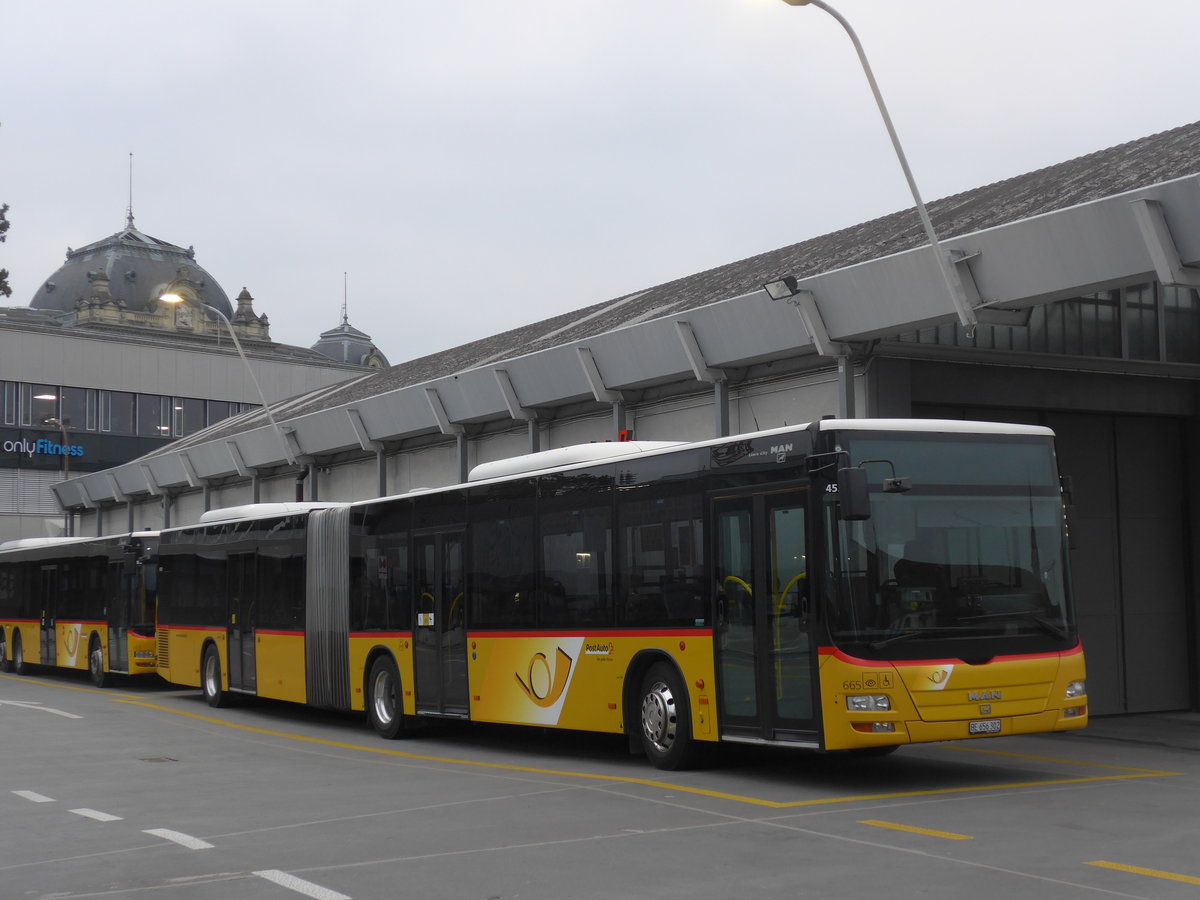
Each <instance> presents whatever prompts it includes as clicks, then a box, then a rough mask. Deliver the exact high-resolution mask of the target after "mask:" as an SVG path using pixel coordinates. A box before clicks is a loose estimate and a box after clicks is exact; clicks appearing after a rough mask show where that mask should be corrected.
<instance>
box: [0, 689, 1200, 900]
mask: <svg viewBox="0 0 1200 900" xmlns="http://www.w3.org/2000/svg"><path fill="white" fill-rule="evenodd" d="M1197 749H1200V716H1196V715H1192V714H1161V715H1143V716H1129V717H1117V718H1106V719H1100V720H1096V721H1094V722H1093V723H1092V724H1091V726H1090V727H1089V729H1088V730H1086V731H1083V732H1072V733H1068V734H1061V735H1040V736H1033V737H1015V738H984V739H979V740H975V741H971V742H958V743H947V744H932V745H924V746H914V747H906V748H903V749H901V750H900V751H899V752H897V753H895V754H893V755H891V756H888V757H885V758H880V759H860V758H848V757H844V756H833V755H830V756H819V755H815V754H806V753H798V752H795V751H792V752H784V751H763V750H752V749H745V748H725V749H723V750H722V751H721V752H719V753H716V754H714V755H713V756H712V757H711V758H710V759H708V760H707V766H706V767H705V768H703V769H700V770H697V771H691V772H660V771H658V770H655V769H653V768H652V767H650V766H649V765H648V764H647V763H646V762H645V760H642V759H639V758H635V757H631V756H629V755H628V752H627V750H626V748H625V742H624V741H623V740H622V739H620V738H617V737H611V736H595V735H580V734H566V733H561V732H550V731H541V730H535V729H517V728H497V727H491V726H469V727H465V728H463V727H458V728H452V727H445V728H441V729H437V730H431V731H429V732H425V733H422V734H420V735H419V736H417V737H414V738H412V739H408V740H404V741H395V742H385V741H382V740H379V739H378V738H377V737H376V736H375V735H374V734H373V732H371V731H370V729H369V728H368V726H367V725H366V723H365V722H364V720H362V719H361V718H360V717H357V716H343V715H331V714H325V713H320V712H317V711H313V710H306V709H302V708H298V707H293V706H288V705H285V704H273V703H263V702H257V701H250V702H247V703H243V704H240V705H237V706H234V707H232V708H229V709H218V710H214V709H209V708H208V707H207V706H205V705H204V703H203V700H202V699H201V698H200V695H199V692H197V691H190V690H178V689H176V688H173V687H169V686H164V685H161V684H159V683H152V684H140V685H139V684H131V683H128V682H126V683H122V684H119V685H117V686H116V687H115V688H112V689H108V690H105V691H97V690H95V689H93V688H92V686H91V684H90V683H89V682H88V681H87V680H86V678H82V677H78V676H76V675H74V674H58V673H51V672H39V673H36V674H34V675H33V676H27V677H24V678H18V677H16V676H11V675H0V750H2V752H3V760H4V762H3V766H2V767H0V900H27V898H28V900H67V898H82V897H106V898H139V900H140V898H148V897H149V898H153V897H164V898H167V897H169V898H178V900H200V898H223V900H224V898H236V900H241V898H248V900H259V898H262V900H295V898H299V897H310V898H315V900H343V898H348V900H349V898H352V900H368V898H387V900H393V898H420V900H437V898H470V900H474V898H478V900H513V898H522V900H531V898H533V900H541V898H556V900H558V898H606V900H609V898H689V900H706V898H739V900H741V898H751V897H753V898H796V897H821V898H842V897H844V898H859V897H863V898H865V897H888V898H908V897H956V898H957V897H975V898H1001V897H1003V898H1011V897H1014V896H1020V895H1022V894H1024V895H1026V896H1030V897H1037V898H1080V897H1085V898H1087V897H1136V898H1177V897H1195V896H1197V892H1198V891H1200V852H1197V844H1198V838H1200V827H1198V826H1200V823H1198V817H1197V815H1196V807H1197V802H1198V801H1200V754H1197V753H1196V751H1197Z"/></svg>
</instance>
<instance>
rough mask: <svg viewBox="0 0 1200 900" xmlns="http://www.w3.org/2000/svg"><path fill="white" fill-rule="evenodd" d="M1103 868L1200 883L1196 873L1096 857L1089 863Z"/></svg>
mask: <svg viewBox="0 0 1200 900" xmlns="http://www.w3.org/2000/svg"><path fill="white" fill-rule="evenodd" d="M1088 865H1089V866H1097V867H1099V868H1101V869H1115V870H1116V871H1118V872H1128V873H1130V874H1131V875H1146V876H1148V877H1150V878H1163V879H1166V880H1167V881H1182V882H1183V883H1184V884H1200V878H1197V877H1196V876H1195V875H1180V874H1178V873H1176V872H1164V871H1162V869H1143V868H1142V867H1141V866H1127V865H1125V864H1124V863H1115V862H1108V861H1107V860H1103V859H1096V860H1093V861H1092V862H1090V863H1088Z"/></svg>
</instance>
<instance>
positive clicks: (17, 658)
mask: <svg viewBox="0 0 1200 900" xmlns="http://www.w3.org/2000/svg"><path fill="white" fill-rule="evenodd" d="M12 670H13V671H14V672H16V673H17V674H18V675H28V674H29V664H28V663H27V662H25V650H24V648H23V647H22V646H21V635H20V634H18V635H16V636H15V637H14V638H13V663H12Z"/></svg>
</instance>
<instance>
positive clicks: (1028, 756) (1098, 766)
mask: <svg viewBox="0 0 1200 900" xmlns="http://www.w3.org/2000/svg"><path fill="white" fill-rule="evenodd" d="M947 749H950V750H958V751H960V752H962V753H988V754H990V755H992V756H1008V757H1011V758H1013V759H1031V760H1034V761H1035V762H1052V763H1063V764H1064V765H1068V766H1092V767H1093V768H1096V769H1117V770H1119V771H1122V772H1145V773H1146V774H1148V775H1182V774H1183V773H1182V772H1159V771H1158V770H1156V769H1138V768H1135V767H1134V766H1114V765H1113V764H1112V763H1097V762H1085V761H1084V760H1079V759H1060V758H1058V757H1057V756H1038V755H1036V754H1033V753H1014V752H1013V751H1011V750H992V749H990V748H987V747H964V746H962V745H961V744H951V745H949V747H948V748H947Z"/></svg>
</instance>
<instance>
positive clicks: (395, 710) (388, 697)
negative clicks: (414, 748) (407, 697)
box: [367, 656, 405, 741]
mask: <svg viewBox="0 0 1200 900" xmlns="http://www.w3.org/2000/svg"><path fill="white" fill-rule="evenodd" d="M367 717H368V718H369V719H370V720H371V727H373V728H374V729H375V731H376V732H377V733H378V734H379V736H380V737H382V738H386V739H387V740H389V741H390V740H394V739H395V738H398V737H400V736H401V735H402V734H403V733H404V731H405V727H404V706H403V701H402V700H401V698H400V673H399V672H398V671H397V670H396V663H395V661H394V660H393V659H392V658H391V657H390V656H381V657H379V658H378V659H377V660H375V662H374V663H372V664H371V674H370V675H368V676H367Z"/></svg>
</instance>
